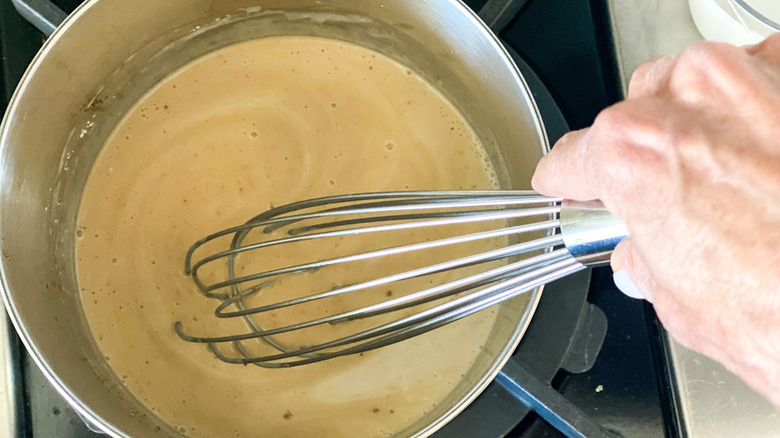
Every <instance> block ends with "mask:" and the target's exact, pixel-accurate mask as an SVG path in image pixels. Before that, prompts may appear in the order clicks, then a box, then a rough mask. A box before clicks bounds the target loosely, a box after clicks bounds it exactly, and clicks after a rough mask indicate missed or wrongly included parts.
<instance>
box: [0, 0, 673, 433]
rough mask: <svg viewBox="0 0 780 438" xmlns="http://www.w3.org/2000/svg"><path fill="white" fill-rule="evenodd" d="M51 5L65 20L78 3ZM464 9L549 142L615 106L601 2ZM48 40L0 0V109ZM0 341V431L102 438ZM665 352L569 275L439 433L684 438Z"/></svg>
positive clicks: (648, 323)
mask: <svg viewBox="0 0 780 438" xmlns="http://www.w3.org/2000/svg"><path fill="white" fill-rule="evenodd" d="M19 1H28V2H29V1H31V0H19ZM39 1H40V0H36V2H39ZM54 3H55V4H57V6H59V7H60V8H61V9H63V10H65V11H66V12H69V11H72V10H73V8H75V7H76V6H77V5H78V4H79V3H80V2H79V1H74V0H70V1H68V0H60V1H55V2H54ZM466 3H467V4H468V5H469V7H471V8H472V9H474V10H475V11H479V13H480V15H481V16H482V18H483V19H484V20H485V22H487V23H488V24H490V25H491V27H492V28H493V29H494V31H495V32H496V33H497V34H498V35H499V36H500V37H501V38H502V40H503V41H504V42H505V45H506V46H507V47H508V48H509V50H510V52H511V53H512V55H513V57H515V60H516V62H517V64H518V66H519V67H520V68H521V70H522V71H523V74H524V75H525V77H526V80H527V81H528V82H529V86H530V87H531V88H532V91H533V94H534V97H535V98H536V100H537V103H538V105H539V107H540V111H541V113H542V116H543V119H544V123H545V125H546V129H547V131H548V136H549V137H550V140H551V142H552V141H554V140H556V139H557V138H559V137H560V136H561V135H563V133H565V132H566V131H567V130H569V129H579V128H583V127H586V126H588V125H589V124H590V123H591V122H592V121H593V119H594V118H595V116H596V114H597V113H598V112H599V111H600V110H601V109H603V108H604V107H606V106H607V105H609V104H610V103H613V102H615V101H617V100H618V99H620V97H621V89H622V88H621V83H620V76H619V74H618V69H617V63H616V61H615V55H614V53H615V51H614V48H613V40H612V37H611V35H610V33H609V31H608V30H609V29H610V28H611V26H610V18H609V15H608V13H607V9H608V7H607V2H606V0H601V1H599V0H590V1H589V0H489V1H485V0H472V1H466ZM43 39H44V38H43V36H42V34H41V33H40V32H39V31H37V30H36V29H35V28H34V27H33V26H31V25H30V24H29V23H27V22H26V21H25V20H24V19H23V18H22V17H21V16H19V15H18V14H17V13H16V11H15V10H14V8H13V6H12V5H11V0H0V50H2V52H1V54H2V60H1V62H0V68H2V85H3V103H2V105H3V108H4V106H5V103H7V99H8V98H9V97H10V94H11V93H12V92H13V89H14V88H15V86H16V83H17V82H18V81H19V78H20V77H21V75H22V74H23V72H24V69H25V68H26V66H27V65H28V64H29V62H30V61H31V59H32V57H33V56H34V55H35V53H36V51H37V50H38V48H40V46H41V44H42V42H43ZM605 316H606V317H605ZM8 327H9V326H8V325H7V324H6V326H5V328H6V331H8ZM2 328H3V325H2V324H0V329H2ZM0 335H1V336H2V340H5V339H6V338H7V339H8V345H7V346H3V345H0V360H4V363H3V364H4V365H6V367H5V370H4V371H5V372H6V373H7V376H8V378H6V379H3V380H4V381H6V382H8V383H9V385H10V386H9V387H8V389H7V392H6V394H7V395H8V396H7V397H5V399H4V401H5V402H6V404H5V406H4V407H2V406H0V416H1V415H3V413H5V414H6V419H5V420H6V421H5V422H6V423H7V424H3V425H0V431H2V430H3V428H7V431H8V434H7V436H12V435H14V434H17V435H22V436H29V435H35V436H43V437H50V436H59V437H89V436H97V435H94V434H93V433H92V432H90V431H89V430H88V428H87V426H86V425H84V423H83V422H81V421H80V420H79V418H78V416H77V414H76V413H75V412H74V411H73V410H72V409H71V408H70V407H69V406H68V405H67V403H66V402H65V401H63V400H62V399H61V398H60V397H59V396H58V395H57V393H56V392H55V391H54V389H53V388H52V387H51V386H50V385H49V384H48V382H47V381H46V380H45V378H44V377H43V376H42V375H41V373H40V372H39V371H38V369H37V367H36V366H35V365H34V364H33V363H32V361H31V360H30V358H29V356H27V354H26V352H24V349H23V347H22V346H21V344H20V343H19V341H18V339H16V337H15V333H13V330H12V329H10V332H8V333H0ZM602 340H603V342H602ZM663 345H664V344H662V338H661V336H660V329H659V326H658V323H657V320H656V318H655V316H654V314H653V311H652V308H651V307H650V306H649V305H647V304H646V303H644V302H641V301H635V300H631V299H630V298H627V297H625V296H623V295H622V294H621V293H620V292H619V291H617V289H615V287H614V285H613V283H612V277H611V271H610V270H609V268H601V269H595V270H593V271H587V272H585V273H583V274H580V275H578V276H574V277H570V278H568V279H564V280H562V281H560V282H557V283H556V284H553V285H551V286H550V287H548V289H547V290H545V292H544V294H543V296H542V301H541V302H540V305H539V309H538V310H537V314H536V315H535V317H534V319H533V322H532V325H531V327H530V328H529V331H528V333H527V334H526V336H525V337H524V338H523V341H522V342H521V344H520V347H519V348H518V351H517V352H516V353H515V355H514V356H513V358H512V360H511V361H510V362H509V364H508V365H507V367H505V368H504V370H503V371H502V373H501V374H500V375H499V378H497V379H496V382H494V383H493V384H491V386H490V387H489V388H488V389H487V390H486V391H485V393H484V394H483V395H482V396H480V398H478V399H477V401H475V402H474V403H473V404H472V405H471V406H470V407H469V408H468V409H467V410H466V411H464V412H463V413H462V414H461V415H459V416H458V417H457V418H456V419H455V420H453V422H451V423H450V424H448V425H447V426H445V428H444V429H442V430H441V431H440V432H437V434H436V435H435V436H436V437H439V438H445V437H463V436H470V437H501V436H510V437H542V436H544V437H555V436H563V435H562V433H561V432H559V431H558V430H556V427H557V428H558V429H561V430H564V431H566V433H567V434H568V435H570V436H626V437H658V436H663V435H669V436H677V435H678V430H679V429H678V427H679V423H678V421H677V415H676V409H675V407H674V403H673V402H672V400H673V399H672V397H671V395H670V393H669V390H668V388H669V384H668V382H669V379H668V373H667V369H666V368H665V366H664V364H665V363H666V361H665V358H664V356H663V351H664V349H663V348H662V346H663ZM1 384H2V382H0V385H1ZM2 393H3V391H2V390H0V394H2ZM0 398H2V397H0ZM528 406H534V408H535V410H536V411H537V412H539V413H541V414H542V416H543V417H544V418H545V419H546V420H547V421H545V420H542V419H540V416H539V414H536V413H533V412H530V413H529V411H530V409H529V408H528ZM2 420H3V419H2V418H1V417H0V421H2ZM551 424H553V425H554V427H553V426H551ZM0 434H2V433H0ZM3 435H4V436H6V434H3Z"/></svg>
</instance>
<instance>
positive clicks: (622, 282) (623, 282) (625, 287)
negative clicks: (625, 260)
mask: <svg viewBox="0 0 780 438" xmlns="http://www.w3.org/2000/svg"><path fill="white" fill-rule="evenodd" d="M612 279H613V280H614V282H615V286H617V288H618V289H620V291H621V292H623V293H624V294H626V295H628V296H629V297H631V298H636V299H637V300H641V299H644V295H642V292H639V288H638V287H636V285H635V284H634V283H632V282H631V279H630V278H629V277H628V271H626V270H625V269H621V270H619V271H617V272H615V273H614V274H612Z"/></svg>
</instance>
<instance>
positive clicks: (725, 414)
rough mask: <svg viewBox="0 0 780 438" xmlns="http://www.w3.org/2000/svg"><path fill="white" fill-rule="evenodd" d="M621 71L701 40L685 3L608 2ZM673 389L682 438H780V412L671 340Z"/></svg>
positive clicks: (667, 341)
mask: <svg viewBox="0 0 780 438" xmlns="http://www.w3.org/2000/svg"><path fill="white" fill-rule="evenodd" d="M608 4H609V11H610V15H611V17H612V36H613V38H614V40H615V51H616V56H617V63H618V65H617V67H618V71H619V74H620V76H621V80H622V83H623V91H624V95H625V91H626V90H627V89H628V81H629V80H630V78H631V74H632V73H633V71H634V70H635V69H636V68H637V67H638V66H639V65H640V64H641V63H642V62H644V61H645V60H647V59H650V58H652V57H655V56H659V55H667V54H675V53H678V52H679V51H681V50H683V49H684V48H685V47H687V46H688V45H690V44H692V43H695V42H697V41H701V40H702V36H701V35H700V34H699V32H698V31H697V29H696V26H695V25H694V23H693V19H692V18H691V14H690V10H689V9H688V2H687V1H686V0H609V1H608ZM664 335H665V336H666V339H665V344H666V345H665V349H666V355H667V361H668V362H669V369H671V370H672V372H671V376H670V380H671V382H670V384H671V386H672V388H671V389H672V392H673V393H674V395H675V398H676V402H677V410H678V415H679V418H680V419H681V423H682V424H681V425H680V426H681V429H682V433H683V434H684V436H685V435H687V436H692V437H711V438H718V437H724V438H726V437H737V436H738V437H744V438H749V437H762V438H763V437H780V409H777V408H775V407H774V406H772V405H771V404H770V403H769V402H768V401H766V399H764V398H763V397H762V396H760V395H759V394H757V393H756V392H755V391H753V390H752V389H750V388H749V387H748V386H747V385H745V384H744V383H743V382H742V381H741V380H740V379H739V378H737V377H736V376H734V375H733V374H732V373H730V372H729V371H727V370H726V369H724V368H723V367H722V366H721V365H719V364H718V363H716V362H715V361H713V360H711V359H709V358H707V357H705V356H703V355H701V354H698V353H696V352H693V351H691V350H689V349H687V348H685V347H683V346H682V345H680V344H678V343H677V342H675V341H674V340H673V339H671V338H670V337H668V336H667V335H666V334H664Z"/></svg>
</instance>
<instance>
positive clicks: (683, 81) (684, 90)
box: [670, 42, 740, 102]
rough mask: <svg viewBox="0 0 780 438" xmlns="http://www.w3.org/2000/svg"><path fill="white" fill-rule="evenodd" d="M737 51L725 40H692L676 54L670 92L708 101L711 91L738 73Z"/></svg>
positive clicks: (694, 99)
mask: <svg viewBox="0 0 780 438" xmlns="http://www.w3.org/2000/svg"><path fill="white" fill-rule="evenodd" d="M739 53H740V49H737V48H736V47H733V46H730V45H728V44H721V43H713V42H700V43H696V44H693V45H692V46H690V47H688V48H687V49H685V50H684V51H683V52H682V53H681V54H680V55H679V56H678V59H677V63H676V64H675V66H674V68H673V69H672V72H671V78H670V88H671V89H672V92H673V93H674V94H675V95H676V96H678V97H681V98H682V99H683V100H684V101H690V102H696V101H707V100H708V99H710V96H711V95H712V93H713V91H715V90H717V89H720V88H722V87H723V86H724V84H727V83H728V82H729V81H728V79H729V78H734V77H735V76H738V75H739V69H740V67H739V65H740V62H739V61H738V55H739Z"/></svg>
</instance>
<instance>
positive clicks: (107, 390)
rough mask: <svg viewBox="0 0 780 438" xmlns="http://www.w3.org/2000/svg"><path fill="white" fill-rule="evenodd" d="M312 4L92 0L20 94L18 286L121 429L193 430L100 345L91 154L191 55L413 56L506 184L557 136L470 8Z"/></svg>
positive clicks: (523, 310) (9, 176)
mask: <svg viewBox="0 0 780 438" xmlns="http://www.w3.org/2000/svg"><path fill="white" fill-rule="evenodd" d="M258 3H260V4H261V6H262V7H258V6H257V4H258ZM312 3H313V2H302V1H277V2H274V1H264V2H258V1H254V2H251V1H223V2H209V1H205V0H195V1H193V0H188V1H184V0H174V1H166V2H157V1H147V2H139V1H123V0H101V1H93V2H88V3H87V4H86V5H85V6H83V7H82V8H80V9H79V10H78V11H77V12H76V13H75V14H74V17H72V19H70V20H69V21H68V22H66V24H65V25H64V26H63V27H62V28H61V29H60V30H59V31H58V32H57V33H56V34H55V35H54V36H53V37H52V39H51V41H49V42H48V43H47V44H46V46H45V47H44V49H43V50H42V52H41V54H39V57H38V58H37V59H36V61H35V62H34V63H33V65H32V66H31V68H30V71H29V72H28V74H27V75H26V77H25V78H24V79H23V81H22V84H21V85H20V88H19V90H17V95H16V96H15V98H14V100H13V102H12V104H11V105H10V106H9V111H8V113H7V115H6V119H5V120H4V123H3V128H2V133H1V134H0V135H1V136H0V140H1V141H2V143H0V144H2V149H1V150H0V154H1V157H2V158H1V161H0V177H1V178H2V186H1V187H2V189H0V235H2V244H1V245H2V253H3V258H2V267H3V276H4V288H5V294H4V295H5V297H6V299H7V301H8V304H9V310H10V312H11V315H12V319H13V320H14V322H15V324H16V325H17V328H19V329H20V332H21V334H22V337H23V339H24V341H25V343H26V344H27V346H28V348H29V349H30V350H31V353H32V355H33V357H34V358H35V359H36V361H37V362H38V363H39V365H41V366H42V367H43V369H44V372H45V373H46V374H47V376H48V377H49V378H50V379H52V380H53V381H54V382H55V386H57V387H58V388H59V389H60V390H61V391H64V392H65V395H66V397H67V398H69V399H70V400H71V401H75V402H76V404H77V405H80V406H81V411H82V413H83V414H86V416H87V417H88V418H92V419H93V420H95V419H100V420H99V422H100V423H102V424H103V425H104V426H105V427H107V428H108V429H109V430H110V431H111V432H112V433H114V434H117V435H120V434H126V435H129V436H167V435H171V434H176V433H178V432H177V431H175V430H173V429H172V428H170V427H168V426H167V425H165V424H163V423H162V422H161V421H160V420H158V419H157V418H156V417H155V416H154V415H153V414H151V413H150V412H147V411H146V409H145V408H144V407H143V406H142V404H140V403H139V402H138V401H136V400H135V399H134V397H133V396H132V395H131V394H129V392H128V391H126V390H125V389H124V387H123V386H122V385H121V384H120V382H119V380H118V378H117V377H116V376H115V375H114V374H113V372H111V369H110V368H109V367H108V364H107V362H106V360H105V359H104V358H103V357H102V355H101V354H100V352H99V351H98V350H97V348H96V346H95V343H94V341H93V339H92V337H91V335H90V333H89V330H88V328H87V326H86V322H85V318H84V315H83V312H82V309H81V304H80V296H79V294H78V285H77V283H76V276H75V264H74V240H73V239H74V236H75V218H76V215H77V213H78V206H79V201H80V197H81V193H82V191H83V188H84V184H85V182H86V179H87V176H88V174H89V170H90V167H91V165H92V163H93V162H94V160H95V157H96V156H97V154H98V152H99V151H100V148H101V147H102V145H103V143H104V141H105V139H106V138H107V136H108V135H109V134H110V133H111V131H112V129H113V127H114V126H115V125H116V123H117V122H118V121H119V120H120V119H121V117H122V116H123V114H124V113H125V112H126V111H127V110H128V109H129V108H130V106H131V105H132V104H133V103H134V102H135V101H136V100H137V99H138V98H139V97H140V96H142V95H143V94H144V93H145V92H146V91H147V90H148V89H149V88H151V87H152V86H153V85H154V84H155V83H157V82H159V81H160V80H161V79H162V78H164V77H165V76H166V75H168V74H169V73H171V72H172V71H173V70H175V69H176V68H178V67H180V66H182V65H184V64H185V63H187V62H189V61H191V60H192V59H194V58H197V57H198V56H200V55H203V54H205V53H208V52H210V51H213V50H215V49H217V48H220V47H223V46H225V45H229V44H232V43H235V42H239V41H244V40H248V39H254V38H261V37H265V36H272V35H290V34H295V35H316V36H323V37H329V38H336V39H341V40H346V41H350V42H354V43H357V44H360V45H363V46H366V47H368V48H371V49H374V50H376V51H379V52H381V53H384V54H387V55H389V56H391V57H392V58H395V59H397V60H399V61H401V62H402V63H404V64H406V65H407V66H409V67H411V68H412V69H414V70H415V71H417V72H418V73H420V74H421V75H423V76H424V77H426V78H427V79H428V80H429V81H430V82H431V83H433V84H434V85H435V86H436V87H437V88H439V89H440V90H442V91H443V92H444V94H445V95H447V97H448V98H450V99H451V101H452V102H453V103H454V104H455V106H456V107H458V108H459V109H460V110H461V112H462V113H463V114H464V115H465V116H466V117H467V119H469V121H470V122H471V123H472V125H473V127H474V128H475V130H476V132H477V134H478V135H479V136H480V138H481V139H482V141H483V143H484V144H485V145H486V146H487V148H488V150H489V151H490V152H491V158H492V159H493V161H494V163H495V164H496V165H497V166H496V167H497V168H498V171H499V177H500V179H501V180H502V184H503V185H504V186H505V187H507V188H510V187H511V188H528V186H529V181H530V176H531V174H532V172H533V169H534V167H535V164H536V162H537V161H538V160H539V158H540V157H541V155H542V154H543V151H544V150H545V149H546V147H547V145H546V138H545V137H544V134H543V133H542V132H543V131H542V129H541V126H540V122H539V119H538V116H537V114H536V109H535V106H534V104H533V102H532V100H531V98H530V95H529V93H528V91H527V90H526V88H525V86H524V83H522V81H519V80H518V78H517V77H516V76H515V75H516V73H515V70H514V67H513V66H512V65H511V61H508V59H507V58H506V57H505V56H504V54H503V53H502V51H500V50H499V49H497V48H496V46H494V45H493V44H491V43H490V39H489V37H488V36H487V35H486V34H485V31H484V30H483V29H482V28H481V27H479V26H476V25H474V23H473V21H472V20H473V18H472V17H470V14H471V13H470V12H468V11H467V9H466V8H465V7H462V6H461V5H459V4H455V3H451V2H448V1H420V2H405V1H398V2H384V5H383V6H382V7H380V4H379V3H377V2H347V1H334V0H329V1H323V2H317V5H316V8H315V7H312V5H311V4H312ZM281 8H284V12H282V11H281ZM368 17H371V18H368ZM183 256H184V254H182V257H183ZM537 299H538V294H536V293H534V294H533V295H531V296H530V297H521V298H518V299H515V300H512V301H510V302H507V303H505V304H503V305H501V308H500V312H499V317H498V322H497V324H496V326H495V328H494V331H493V335H492V337H491V342H489V343H488V345H486V346H485V349H484V353H483V354H482V355H481V356H480V359H479V360H478V361H477V363H475V364H474V366H473V367H472V369H471V370H470V371H469V373H468V374H467V376H466V377H465V378H464V380H463V383H462V384H460V385H459V386H458V387H457V388H456V389H455V390H454V391H453V392H452V394H451V395H450V396H449V397H448V398H447V400H445V402H444V403H442V404H440V405H439V406H438V407H437V408H435V409H434V410H433V411H431V412H430V413H428V414H427V415H426V416H425V417H424V418H423V419H421V420H420V421H419V422H418V423H416V424H414V425H412V426H410V427H409V428H408V429H407V430H405V431H403V432H402V433H401V434H400V435H402V436H405V435H413V434H416V433H418V432H420V431H431V430H433V428H434V427H435V426H433V424H435V423H437V420H438V419H440V418H443V417H446V416H449V415H453V414H454V413H455V412H456V411H458V410H459V409H460V408H462V406H461V403H460V402H461V401H462V400H464V399H466V398H469V397H472V396H475V395H476V393H477V392H478V390H479V389H481V388H482V387H484V385H486V384H487V383H488V382H489V380H490V378H492V375H493V374H494V373H495V372H497V370H498V367H499V365H500V363H501V358H503V357H505V356H506V355H508V354H509V353H510V352H511V350H512V349H513V348H514V346H515V345H516V342H517V341H518V340H519V336H520V334H521V332H522V330H523V329H524V328H525V326H526V325H527V322H528V319H529V318H530V315H531V314H532V312H533V307H534V306H535V303H536V301H537ZM215 360H216V359H215Z"/></svg>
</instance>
